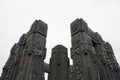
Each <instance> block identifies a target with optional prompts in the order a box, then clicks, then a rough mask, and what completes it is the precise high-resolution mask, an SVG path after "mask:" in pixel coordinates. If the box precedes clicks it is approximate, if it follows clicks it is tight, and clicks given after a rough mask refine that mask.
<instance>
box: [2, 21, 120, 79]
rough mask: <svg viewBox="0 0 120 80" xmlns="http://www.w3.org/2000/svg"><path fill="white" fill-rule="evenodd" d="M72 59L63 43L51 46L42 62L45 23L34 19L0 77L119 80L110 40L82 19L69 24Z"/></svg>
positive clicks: (14, 49)
mask: <svg viewBox="0 0 120 80" xmlns="http://www.w3.org/2000/svg"><path fill="white" fill-rule="evenodd" d="M70 26H71V43H72V47H71V49H70V50H71V51H70V53H71V59H72V61H73V65H70V63H69V58H68V50H67V48H66V47H64V46H63V45H56V46H55V47H54V48H53V49H52V55H51V58H50V62H49V63H45V61H44V59H45V57H46V37H47V28H48V27H47V24H46V23H45V22H43V21H41V20H36V21H35V22H34V23H33V24H32V26H31V29H30V30H29V31H28V32H27V33H26V34H23V35H22V36H21V38H20V40H19V42H18V43H15V44H14V46H13V47H12V49H11V52H10V56H9V58H8V60H7V62H6V64H5V65H4V67H3V72H2V74H1V77H0V80H45V75H44V74H45V73H48V80H120V67H119V64H118V63H117V60H116V58H115V56H114V52H113V50H112V47H111V45H110V43H108V42H105V41H104V40H103V39H102V37H101V36H100V34H99V33H97V32H94V31H92V30H91V29H90V28H89V27H88V25H87V23H86V22H85V21H84V20H83V19H76V20H75V21H73V22H72V23H71V25H70Z"/></svg>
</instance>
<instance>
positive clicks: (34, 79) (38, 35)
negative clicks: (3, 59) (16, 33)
mask: <svg viewBox="0 0 120 80" xmlns="http://www.w3.org/2000/svg"><path fill="white" fill-rule="evenodd" d="M46 36H47V24H46V23H44V22H42V21H40V20H36V21H35V22H34V23H33V25H32V27H31V29H30V31H29V32H28V33H27V34H24V35H23V36H22V37H21V38H20V41H19V42H18V43H16V44H15V45H14V46H13V48H12V49H11V54H10V57H9V59H8V61H7V63H6V64H5V66H4V68H3V73H2V76H1V78H0V80H44V70H43V66H44V59H45V56H46V48H45V45H46Z"/></svg>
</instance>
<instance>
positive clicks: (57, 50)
mask: <svg viewBox="0 0 120 80" xmlns="http://www.w3.org/2000/svg"><path fill="white" fill-rule="evenodd" d="M68 67H69V59H68V54H67V48H65V47H64V46H62V45H57V46H55V47H54V48H53V49H52V57H51V59H50V73H49V77H48V80H68Z"/></svg>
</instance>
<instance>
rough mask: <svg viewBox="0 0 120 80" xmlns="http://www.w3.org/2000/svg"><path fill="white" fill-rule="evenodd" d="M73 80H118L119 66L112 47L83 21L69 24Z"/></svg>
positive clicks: (79, 20)
mask: <svg viewBox="0 0 120 80" xmlns="http://www.w3.org/2000/svg"><path fill="white" fill-rule="evenodd" d="M71 36H72V48H71V58H72V59H73V72H74V73H73V78H74V80H119V79H120V75H119V71H120V69H119V65H118V63H117V61H116V59H115V56H114V53H113V50H112V47H111V46H110V44H109V43H108V42H105V41H104V40H103V39H102V37H101V36H100V35H99V33H97V32H94V31H92V30H91V29H90V28H89V27H88V26H87V23H86V22H85V21H84V20H83V19H76V20H75V21H74V22H72V23H71Z"/></svg>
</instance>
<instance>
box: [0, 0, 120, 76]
mask: <svg viewBox="0 0 120 80" xmlns="http://www.w3.org/2000/svg"><path fill="white" fill-rule="evenodd" d="M76 18H83V19H84V20H85V21H86V22H87V23H88V26H89V27H90V28H91V29H92V30H93V31H95V32H99V33H100V35H101V36H102V38H103V39H104V40H105V41H108V42H109V43H111V45H112V47H113V50H114V53H115V56H116V58H117V61H118V62H119V63H120V0H0V49H1V50H0V74H1V72H2V68H3V66H4V64H5V62H6V61H7V59H8V57H9V54H10V49H11V47H12V46H13V45H14V43H17V42H18V40H19V38H20V36H21V35H22V34H23V33H26V32H27V31H28V30H29V29H30V27H31V24H32V23H33V22H34V20H36V19H40V20H42V21H44V22H46V23H47V24H48V35H47V44H46V47H47V57H46V58H47V59H46V60H45V61H46V62H48V61H49V57H50V56H51V48H53V47H54V46H55V45H57V44H63V45H64V46H66V47H67V48H70V47H71V37H70V36H71V35H70V23H71V22H73V21H74V20H75V19H76Z"/></svg>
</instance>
